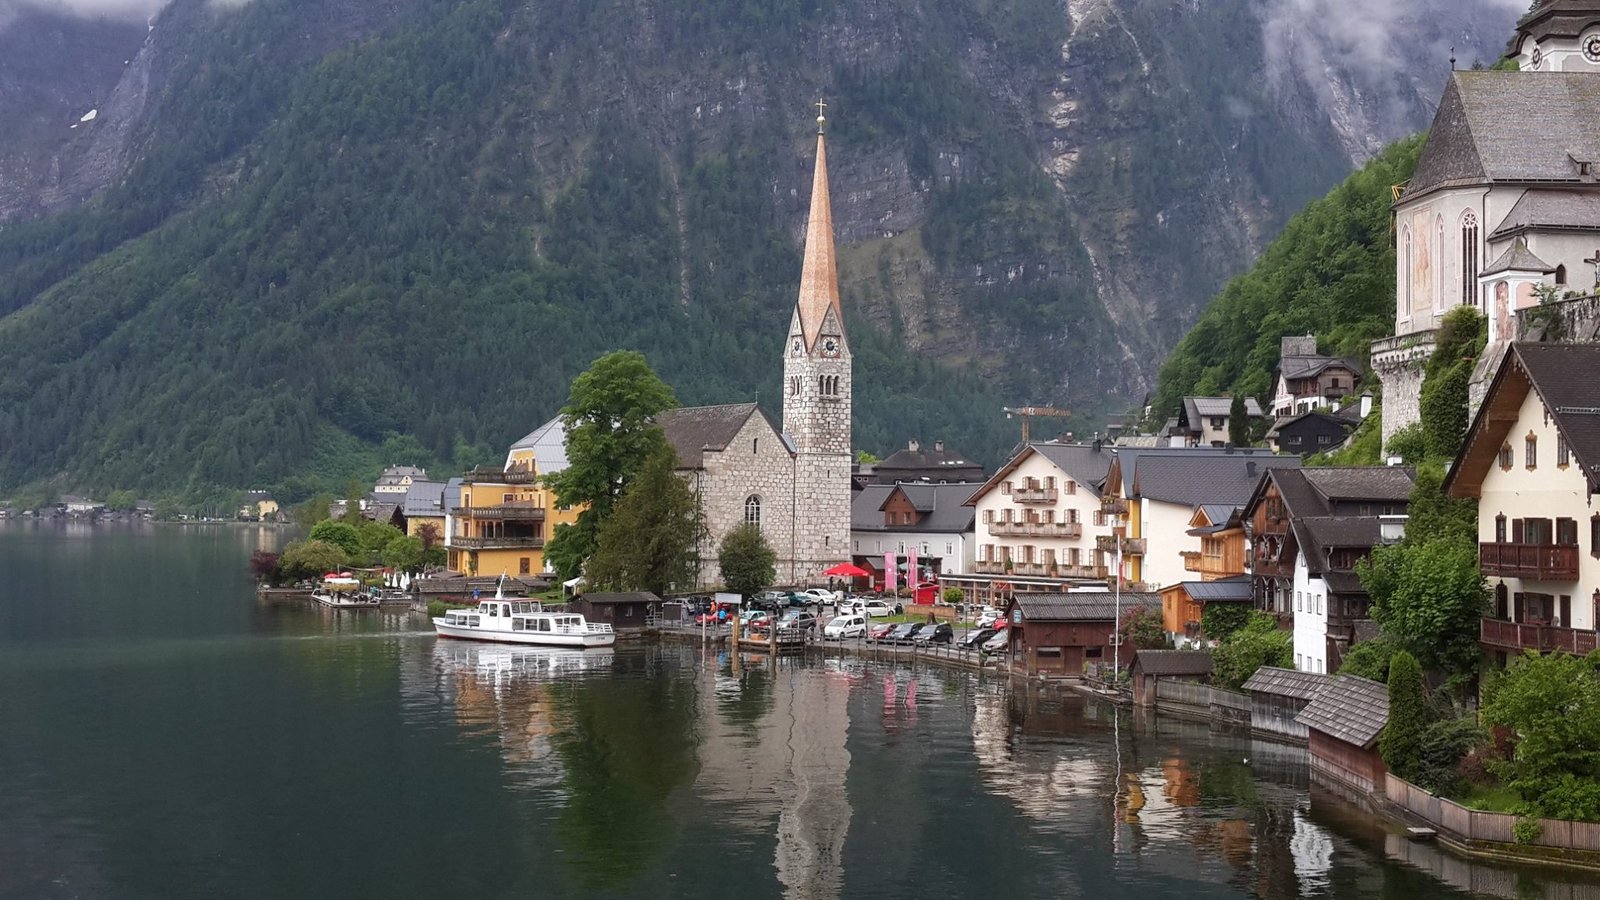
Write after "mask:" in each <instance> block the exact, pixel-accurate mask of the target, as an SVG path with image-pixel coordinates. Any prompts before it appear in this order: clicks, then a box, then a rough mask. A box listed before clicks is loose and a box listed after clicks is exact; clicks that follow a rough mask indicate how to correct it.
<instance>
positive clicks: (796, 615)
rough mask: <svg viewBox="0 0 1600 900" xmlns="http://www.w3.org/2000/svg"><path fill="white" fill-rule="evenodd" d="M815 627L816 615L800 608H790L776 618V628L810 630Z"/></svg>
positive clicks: (781, 629) (782, 629)
mask: <svg viewBox="0 0 1600 900" xmlns="http://www.w3.org/2000/svg"><path fill="white" fill-rule="evenodd" d="M816 627H817V617H816V616H814V615H812V614H811V613H808V612H806V611H805V610H802V609H791V610H789V611H788V612H786V613H784V614H783V617H782V618H780V619H778V630H780V631H786V630H788V629H791V628H792V629H797V630H800V631H811V630H813V629H815V628H816Z"/></svg>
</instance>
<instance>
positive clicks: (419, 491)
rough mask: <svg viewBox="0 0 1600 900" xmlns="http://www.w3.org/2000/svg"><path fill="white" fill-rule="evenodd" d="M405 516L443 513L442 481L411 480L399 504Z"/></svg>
mask: <svg viewBox="0 0 1600 900" xmlns="http://www.w3.org/2000/svg"><path fill="white" fill-rule="evenodd" d="M401 511H402V512H403V513H404V514H405V515H406V516H408V517H409V516H442V515H444V482H442V481H413V482H411V486H410V487H408V488H406V499H405V501H404V502H403V503H402V504H401Z"/></svg>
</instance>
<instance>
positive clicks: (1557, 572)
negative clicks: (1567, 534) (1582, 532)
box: [1478, 543, 1578, 581]
mask: <svg viewBox="0 0 1600 900" xmlns="http://www.w3.org/2000/svg"><path fill="white" fill-rule="evenodd" d="M1478 567H1479V568H1481V569H1482V570H1483V574H1485V575H1499V576H1501V577H1503V578H1531V579H1533V580H1535V581H1577V580H1578V548H1577V546H1575V545H1572V544H1505V543H1482V544H1479V545H1478Z"/></svg>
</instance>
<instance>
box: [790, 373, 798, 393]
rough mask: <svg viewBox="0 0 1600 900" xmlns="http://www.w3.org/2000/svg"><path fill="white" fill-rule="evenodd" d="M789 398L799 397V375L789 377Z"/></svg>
mask: <svg viewBox="0 0 1600 900" xmlns="http://www.w3.org/2000/svg"><path fill="white" fill-rule="evenodd" d="M789 396H791V397H798V396H800V376H799V375H790V376H789Z"/></svg>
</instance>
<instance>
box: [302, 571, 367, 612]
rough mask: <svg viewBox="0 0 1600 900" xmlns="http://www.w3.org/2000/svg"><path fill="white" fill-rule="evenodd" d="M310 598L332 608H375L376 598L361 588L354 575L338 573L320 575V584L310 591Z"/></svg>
mask: <svg viewBox="0 0 1600 900" xmlns="http://www.w3.org/2000/svg"><path fill="white" fill-rule="evenodd" d="M311 599H313V600H315V601H317V602H318V603H320V604H322V605H323V606H326V607H329V608H332V609H376V608H377V606H378V598H377V597H375V596H372V595H371V594H368V593H366V592H364V591H362V590H361V582H360V581H358V580H357V579H356V578H355V577H354V576H352V575H349V574H346V573H339V574H337V575H334V574H329V575H324V576H322V584H320V585H317V587H316V588H315V589H314V590H312V592H311Z"/></svg>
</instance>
